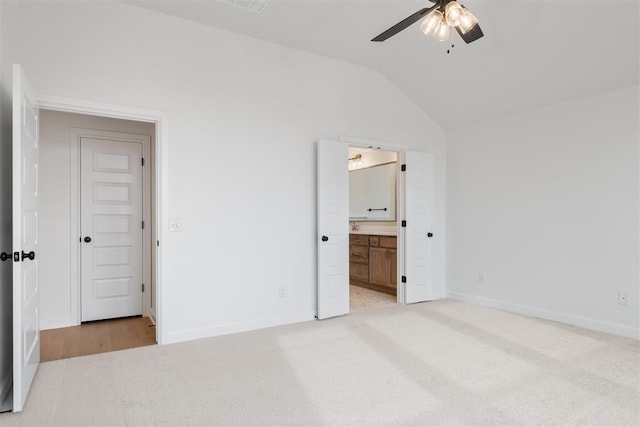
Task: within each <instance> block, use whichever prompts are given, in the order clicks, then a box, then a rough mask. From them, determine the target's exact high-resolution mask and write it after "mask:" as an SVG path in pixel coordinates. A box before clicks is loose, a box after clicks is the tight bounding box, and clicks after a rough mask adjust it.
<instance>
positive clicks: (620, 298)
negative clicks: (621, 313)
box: [618, 292, 629, 305]
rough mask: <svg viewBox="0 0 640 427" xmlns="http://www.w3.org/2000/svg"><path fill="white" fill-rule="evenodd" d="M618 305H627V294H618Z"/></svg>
mask: <svg viewBox="0 0 640 427" xmlns="http://www.w3.org/2000/svg"><path fill="white" fill-rule="evenodd" d="M618 304H620V305H629V294H628V293H627V292H618Z"/></svg>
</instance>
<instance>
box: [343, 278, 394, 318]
mask: <svg viewBox="0 0 640 427" xmlns="http://www.w3.org/2000/svg"><path fill="white" fill-rule="evenodd" d="M396 304H397V302H396V297H395V296H394V295H389V294H385V293H384V292H377V291H372V290H371V289H366V288H361V287H360V286H353V285H351V286H349V312H350V313H357V312H359V311H365V310H374V309H378V308H383V307H390V306H394V305H396Z"/></svg>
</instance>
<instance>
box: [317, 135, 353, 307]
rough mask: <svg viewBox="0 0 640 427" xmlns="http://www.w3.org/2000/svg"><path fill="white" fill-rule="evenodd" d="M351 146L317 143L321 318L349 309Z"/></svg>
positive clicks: (319, 304) (319, 302)
mask: <svg viewBox="0 0 640 427" xmlns="http://www.w3.org/2000/svg"><path fill="white" fill-rule="evenodd" d="M348 158H349V156H348V146H347V145H346V144H343V143H341V142H335V141H328V140H320V141H319V142H318V145H317V191H318V196H317V203H318V206H317V208H318V211H317V221H318V229H317V239H318V240H317V250H318V311H317V318H318V319H326V318H329V317H335V316H340V315H343V314H347V313H349V172H348Z"/></svg>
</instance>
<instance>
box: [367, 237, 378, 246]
mask: <svg viewBox="0 0 640 427" xmlns="http://www.w3.org/2000/svg"><path fill="white" fill-rule="evenodd" d="M369 246H380V238H379V237H378V236H369Z"/></svg>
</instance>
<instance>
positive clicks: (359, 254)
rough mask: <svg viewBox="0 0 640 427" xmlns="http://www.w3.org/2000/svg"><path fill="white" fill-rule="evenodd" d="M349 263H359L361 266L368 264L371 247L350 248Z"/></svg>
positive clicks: (353, 246) (354, 246)
mask: <svg viewBox="0 0 640 427" xmlns="http://www.w3.org/2000/svg"><path fill="white" fill-rule="evenodd" d="M349 262H357V263H360V264H367V263H368V262H369V247H368V246H356V245H352V246H350V247H349Z"/></svg>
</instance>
